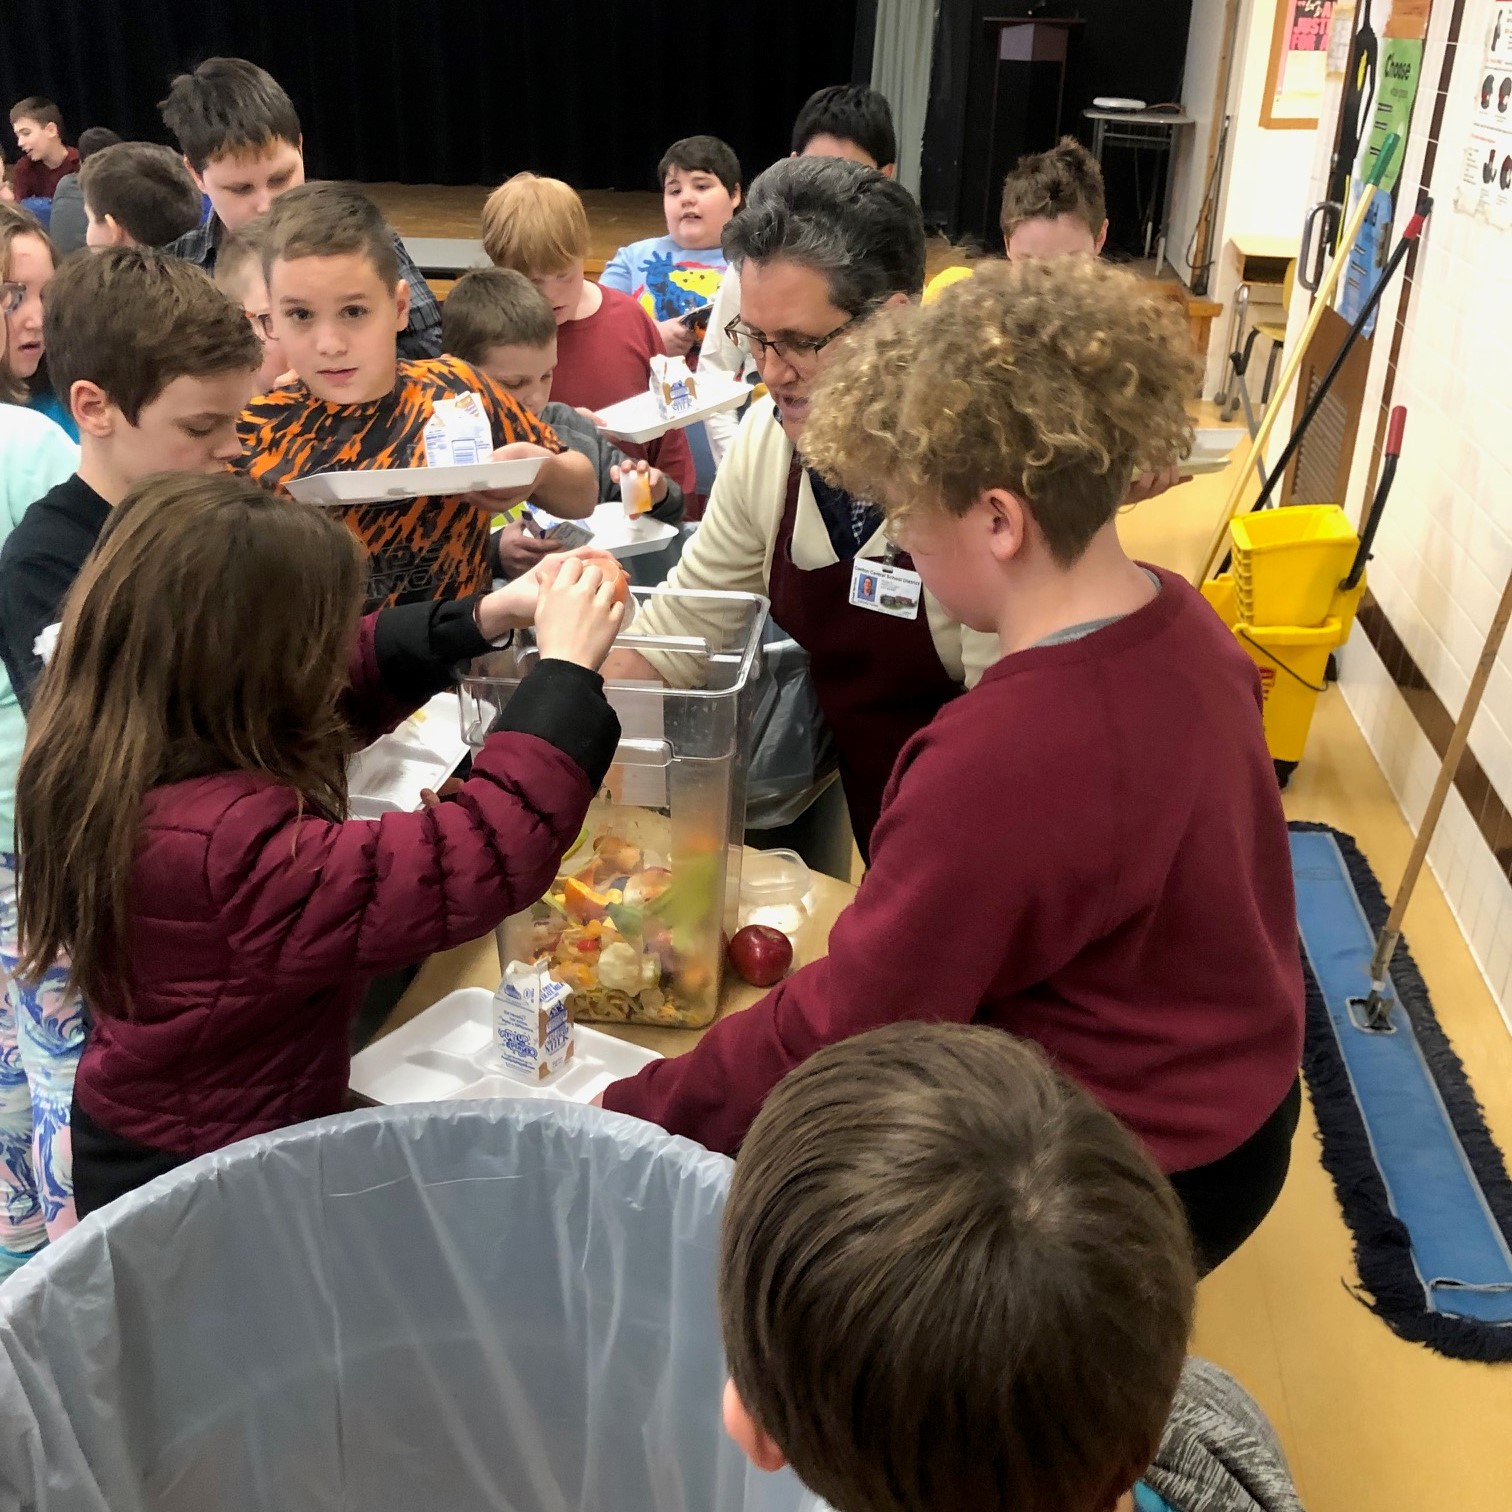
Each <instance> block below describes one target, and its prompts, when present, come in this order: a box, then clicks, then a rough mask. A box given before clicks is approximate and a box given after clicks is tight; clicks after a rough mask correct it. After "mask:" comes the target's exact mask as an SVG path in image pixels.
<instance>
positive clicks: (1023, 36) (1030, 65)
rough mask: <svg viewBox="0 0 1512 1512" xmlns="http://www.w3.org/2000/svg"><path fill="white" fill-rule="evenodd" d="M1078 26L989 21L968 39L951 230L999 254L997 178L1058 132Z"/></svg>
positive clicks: (1021, 19) (1050, 20) (1038, 19)
mask: <svg viewBox="0 0 1512 1512" xmlns="http://www.w3.org/2000/svg"><path fill="white" fill-rule="evenodd" d="M1083 25H1084V22H1082V21H1081V20H1072V19H1060V18H1055V17H1042V16H989V17H986V18H985V19H984V20H983V22H982V31H981V33H980V34H979V35H978V36H977V37H976V38H975V39H974V46H973V49H972V52H973V60H972V67H971V87H970V91H969V94H968V98H967V108H966V140H965V144H964V145H965V150H964V151H963V153H962V160H961V191H960V199H959V200H958V202H957V204H958V211H957V220H958V230H959V231H960V232H964V233H965V234H967V235H971V236H979V237H980V238H981V239H982V241H983V242H984V243H985V244H986V245H987V247H988V248H989V249H991V250H993V251H1000V250H1001V248H1002V242H1003V237H1002V232H1001V230H1000V229H999V224H998V223H999V212H1000V210H1001V208H1002V199H1003V180H1004V179H1005V178H1006V177H1007V176H1008V174H1009V172H1010V171H1011V170H1012V168H1013V166H1014V164H1015V163H1017V162H1018V160H1019V159H1020V158H1021V157H1023V156H1024V154H1025V153H1030V152H1044V151H1045V150H1046V149H1048V148H1050V147H1053V146H1054V145H1055V144H1056V142H1058V141H1059V140H1060V138H1061V135H1062V132H1063V130H1064V115H1065V103H1066V62H1067V59H1068V58H1069V57H1070V54H1071V48H1072V46H1073V44H1074V40H1075V37H1076V34H1077V32H1078V31H1079V30H1080V29H1081V27H1082V26H1083Z"/></svg>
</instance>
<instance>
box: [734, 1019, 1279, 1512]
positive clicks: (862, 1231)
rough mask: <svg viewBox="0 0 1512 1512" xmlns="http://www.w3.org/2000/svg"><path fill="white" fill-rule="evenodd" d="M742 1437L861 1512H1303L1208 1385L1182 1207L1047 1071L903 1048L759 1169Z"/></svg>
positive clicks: (752, 1153) (828, 1052)
mask: <svg viewBox="0 0 1512 1512" xmlns="http://www.w3.org/2000/svg"><path fill="white" fill-rule="evenodd" d="M719 1290H720V1312H721V1318H722V1323H723V1333H724V1344H725V1353H726V1355H727V1357H728V1359H729V1365H730V1383H729V1385H728V1387H727V1388H726V1391H725V1412H724V1415H725V1423H726V1425H727V1427H728V1430H729V1432H730V1435H731V1437H732V1438H734V1440H735V1441H736V1443H737V1444H739V1445H740V1447H741V1448H742V1449H743V1450H744V1451H745V1452H746V1454H747V1455H748V1456H749V1457H750V1459H751V1461H752V1462H753V1463H754V1464H755V1465H756V1466H757V1467H758V1468H759V1469H762V1470H767V1471H771V1470H776V1469H779V1468H781V1467H782V1465H783V1464H785V1463H789V1464H791V1465H792V1467H793V1470H794V1471H795V1472H796V1474H797V1475H798V1477H799V1479H800V1480H801V1481H802V1482H803V1483H804V1485H806V1486H807V1487H808V1488H809V1489H810V1490H811V1491H813V1492H815V1493H816V1494H817V1495H819V1496H821V1497H823V1498H824V1500H825V1501H826V1502H827V1503H828V1504H829V1505H830V1506H831V1507H833V1508H834V1509H835V1512H958V1509H964V1508H970V1509H971V1512H1115V1509H1116V1512H1134V1509H1136V1508H1138V1509H1140V1512H1145V1509H1149V1512H1240V1509H1244V1512H1300V1505H1299V1503H1298V1501H1297V1498H1296V1494H1295V1490H1294V1488H1293V1486H1292V1482H1291V1477H1290V1474H1289V1473H1288V1471H1287V1468H1286V1461H1285V1458H1284V1456H1283V1455H1282V1453H1281V1450H1280V1446H1279V1445H1278V1444H1277V1443H1276V1440H1275V1436H1274V1433H1273V1432H1272V1430H1271V1428H1270V1425H1269V1424H1268V1423H1267V1422H1266V1421H1265V1418H1264V1415H1263V1414H1262V1413H1261V1412H1260V1410H1259V1408H1258V1407H1256V1406H1255V1404H1254V1403H1253V1402H1252V1401H1250V1399H1249V1398H1248V1397H1247V1396H1246V1395H1245V1394H1244V1392H1243V1391H1241V1390H1240V1388H1239V1387H1238V1386H1237V1385H1236V1384H1235V1383H1234V1382H1233V1381H1232V1380H1230V1379H1229V1378H1228V1377H1226V1376H1224V1375H1223V1373H1222V1372H1221V1371H1218V1370H1216V1368H1215V1367H1213V1366H1210V1365H1208V1364H1207V1363H1206V1362H1204V1361H1198V1360H1192V1361H1188V1362H1186V1364H1185V1368H1184V1367H1183V1361H1184V1359H1185V1353H1186V1344H1187V1337H1188V1335H1189V1333H1190V1329H1191V1321H1192V1312H1193V1304H1194V1301H1195V1285H1194V1275H1193V1267H1192V1255H1191V1247H1190V1241H1189V1240H1188V1237H1187V1233H1186V1225H1185V1223H1184V1221H1183V1218H1182V1212H1181V1207H1180V1204H1179V1203H1178V1202H1177V1201H1176V1199H1175V1197H1174V1195H1173V1193H1172V1191H1171V1189H1170V1186H1169V1184H1168V1183H1167V1182H1166V1181H1165V1180H1164V1179H1163V1178H1162V1176H1161V1175H1160V1172H1159V1170H1158V1169H1157V1168H1156V1166H1155V1165H1154V1163H1153V1162H1152V1161H1151V1160H1150V1158H1149V1156H1148V1155H1147V1154H1146V1153H1145V1152H1144V1151H1142V1150H1141V1149H1140V1148H1139V1146H1138V1144H1137V1143H1136V1141H1135V1140H1134V1139H1133V1138H1132V1136H1131V1135H1130V1134H1129V1133H1128V1132H1127V1131H1126V1130H1124V1129H1123V1128H1121V1127H1120V1125H1119V1123H1118V1121H1117V1120H1116V1119H1115V1118H1114V1117H1113V1116H1112V1115H1111V1114H1109V1113H1108V1112H1106V1111H1105V1110H1103V1109H1102V1108H1100V1107H1098V1106H1097V1104H1096V1103H1094V1102H1093V1101H1092V1099H1091V1098H1089V1097H1088V1096H1087V1095H1086V1094H1085V1093H1084V1092H1082V1091H1080V1090H1079V1089H1078V1088H1077V1087H1075V1086H1074V1085H1073V1084H1072V1083H1071V1082H1070V1081H1068V1080H1067V1079H1066V1078H1065V1077H1063V1076H1062V1075H1060V1073H1059V1072H1057V1071H1055V1070H1054V1069H1053V1068H1052V1067H1051V1066H1050V1064H1049V1063H1048V1061H1047V1060H1046V1059H1045V1057H1044V1056H1043V1054H1042V1053H1041V1052H1040V1051H1038V1050H1037V1049H1036V1048H1035V1047H1034V1046H1032V1045H1029V1044H1026V1043H1024V1042H1023V1041H1020V1040H1016V1039H1014V1038H1012V1037H1011V1036H1009V1035H1005V1034H995V1033H993V1032H992V1031H991V1030H988V1029H979V1028H967V1027H961V1026H952V1025H938V1024H911V1025H894V1026H892V1027H891V1028H888V1029H879V1030H876V1031H874V1032H872V1033H870V1034H865V1035H862V1036H859V1037H858V1038H856V1039H852V1040H847V1041H846V1042H845V1043H843V1044H840V1045H833V1046H830V1047H829V1048H828V1049H825V1050H821V1051H820V1052H819V1053H818V1054H816V1055H815V1056H814V1057H813V1058H812V1059H810V1060H809V1061H807V1062H806V1063H805V1064H804V1065H803V1066H801V1067H800V1068H799V1069H798V1070H797V1071H795V1072H794V1073H793V1074H792V1075H791V1076H789V1077H788V1078H787V1079H786V1080H785V1081H784V1082H783V1083H782V1084H781V1086H779V1087H778V1088H777V1089H776V1090H775V1091H774V1092H773V1093H772V1095H771V1097H770V1098H769V1099H768V1100H767V1104H766V1106H765V1108H763V1110H762V1112H761V1114H760V1116H759V1117H758V1118H757V1119H756V1122H755V1123H754V1124H753V1126H752V1128H751V1132H750V1136H749V1137H748V1139H747V1140H746V1143H745V1147H744V1149H743V1150H742V1152H741V1156H740V1160H739V1161H738V1162H737V1163H736V1166H735V1170H734V1175H733V1177H732V1179H731V1183H730V1194H729V1199H728V1202H727V1204H726V1207H725V1214H724V1231H723V1237H722V1243H721V1257H720V1288H719Z"/></svg>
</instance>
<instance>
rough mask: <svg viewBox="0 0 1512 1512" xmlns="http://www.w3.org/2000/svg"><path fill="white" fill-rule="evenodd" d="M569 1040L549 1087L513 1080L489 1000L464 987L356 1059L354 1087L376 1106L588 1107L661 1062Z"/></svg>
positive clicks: (577, 1034)
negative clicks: (530, 1101) (492, 1100)
mask: <svg viewBox="0 0 1512 1512" xmlns="http://www.w3.org/2000/svg"><path fill="white" fill-rule="evenodd" d="M573 1039H574V1041H575V1044H576V1047H577V1048H576V1053H575V1054H574V1055H573V1058H572V1060H571V1061H570V1062H569V1063H568V1065H567V1066H566V1068H565V1069H564V1070H562V1071H560V1072H559V1073H558V1074H557V1075H556V1076H554V1077H552V1078H551V1079H550V1080H549V1081H546V1082H529V1081H526V1080H524V1079H523V1078H521V1077H518V1076H514V1075H511V1074H510V1073H509V1072H508V1071H506V1070H505V1069H504V1067H503V1065H502V1063H501V1062H500V1060H499V1052H498V1049H497V1047H496V1045H495V1043H494V1014H493V993H491V992H489V991H488V990H487V989H486V988H483V987H464V988H461V989H460V990H459V991H457V992H451V993H448V994H447V995H446V996H445V997H444V998H442V999H441V1000H440V1002H438V1003H433V1004H432V1005H431V1006H430V1007H429V1008H427V1009H426V1010H425V1011H424V1012H423V1013H420V1014H417V1015H416V1016H415V1017H414V1018H412V1019H411V1020H410V1021H409V1023H407V1024H401V1025H400V1027H399V1028H397V1029H395V1030H394V1031H393V1033H392V1034H386V1035H384V1037H383V1038H382V1039H380V1040H375V1041H374V1042H373V1043H372V1044H371V1045H369V1046H368V1047H367V1049H366V1050H363V1051H361V1052H360V1053H359V1054H357V1055H355V1056H353V1057H352V1075H351V1087H352V1090H353V1091H354V1092H357V1093H359V1094H360V1095H361V1096H363V1097H367V1098H370V1099H372V1101H373V1102H377V1103H417V1102H444V1101H448V1100H451V1099H468V1098H481V1097H547V1098H554V1099H557V1100H559V1101H562V1102H576V1103H589V1102H592V1101H593V1099H594V1098H595V1097H597V1096H598V1095H599V1093H600V1092H602V1091H603V1090H604V1089H605V1088H606V1087H607V1086H609V1084H610V1083H611V1082H616V1081H619V1080H620V1079H621V1078H622V1077H626V1076H634V1075H635V1073H636V1072H637V1071H639V1070H640V1069H641V1067H642V1066H645V1065H649V1064H650V1062H652V1061H654V1060H660V1059H661V1057H660V1056H659V1055H658V1054H657V1053H656V1052H655V1051H654V1050H643V1049H642V1048H641V1047H640V1046H639V1045H632V1044H630V1043H629V1042H628V1041H626V1040H622V1039H617V1038H616V1037H615V1036H614V1035H612V1034H605V1033H603V1032H602V1031H601V1030H598V1029H592V1028H589V1027H588V1026H586V1025H584V1024H578V1025H576V1026H575V1028H574V1029H573Z"/></svg>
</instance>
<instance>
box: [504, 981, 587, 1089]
mask: <svg viewBox="0 0 1512 1512" xmlns="http://www.w3.org/2000/svg"><path fill="white" fill-rule="evenodd" d="M571 999H572V989H571V988H570V987H567V986H565V985H564V984H563V983H561V982H557V981H553V980H552V977H551V975H550V973H549V971H548V970H547V963H546V962H545V961H541V962H538V963H536V964H534V965H533V964H531V963H530V962H528V961H512V962H510V964H509V968H508V970H506V971H505V973H504V980H503V981H502V982H500V983H499V990H498V991H497V992H496V993H494V1030H495V1037H496V1038H497V1040H498V1045H499V1059H500V1060H501V1061H502V1062H503V1063H504V1069H505V1070H506V1071H507V1072H508V1073H509V1074H510V1075H511V1076H517V1077H519V1078H520V1079H521V1080H522V1081H533V1082H544V1081H547V1080H549V1079H550V1078H551V1077H553V1076H555V1075H556V1073H557V1072H558V1071H560V1070H561V1069H562V1068H563V1067H564V1066H565V1065H566V1064H567V1062H568V1061H570V1060H571V1059H572V1051H573V1043H572V1007H571Z"/></svg>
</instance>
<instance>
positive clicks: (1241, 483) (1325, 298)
mask: <svg viewBox="0 0 1512 1512" xmlns="http://www.w3.org/2000/svg"><path fill="white" fill-rule="evenodd" d="M1398 140H1399V138H1398V137H1397V136H1396V134H1395V133H1393V134H1392V135H1391V136H1390V137H1388V138H1387V139H1386V142H1385V144H1384V145H1383V146H1382V148H1381V153H1380V157H1379V158H1378V159H1377V162H1376V168H1375V171H1373V172H1372V173H1371V176H1370V181H1369V182H1368V183H1367V184H1366V185H1365V188H1364V189H1363V190H1362V191H1361V193H1360V203H1359V204H1358V205H1356V206H1355V213H1354V214H1353V215H1352V216H1351V217H1350V220H1349V224H1348V225H1347V226H1346V227H1345V228H1344V234H1343V235H1342V236H1341V237H1340V239H1339V250H1338V251H1337V252H1336V253H1335V255H1334V259H1333V261H1332V262H1331V263H1330V264H1329V265H1328V272H1327V273H1326V274H1325V275H1324V276H1323V281H1322V282H1321V283H1320V284H1319V285H1318V290H1317V294H1316V296H1315V297H1314V299H1313V306H1312V309H1311V310H1309V311H1308V313H1307V324H1306V325H1305V326H1303V327H1302V334H1301V335H1300V336H1299V337H1298V338H1297V344H1296V346H1294V347H1292V348H1291V350H1290V351H1289V352H1288V354H1287V358H1286V365H1285V366H1284V367H1283V368H1282V369H1281V377H1280V378H1279V379H1278V380H1277V382H1276V387H1275V388H1274V389H1273V390H1272V392H1271V400H1270V403H1269V404H1267V405H1266V407H1265V414H1264V416H1263V417H1262V418H1261V421H1260V429H1259V430H1258V431H1256V432H1255V437H1254V439H1253V440H1252V441H1251V442H1250V449H1249V452H1248V454H1247V455H1246V456H1245V459H1244V463H1243V465H1242V466H1241V467H1239V468H1237V469H1236V470H1235V472H1234V482H1233V486H1232V487H1231V488H1230V489H1229V496H1228V501H1227V503H1225V504H1224V506H1223V513H1222V514H1221V515H1219V516H1218V523H1217V524H1216V525H1215V526H1214V527H1213V534H1212V538H1211V539H1210V540H1209V541H1208V545H1207V550H1206V551H1204V552H1203V554H1202V561H1201V564H1200V565H1199V566H1198V569H1197V575H1196V576H1195V577H1194V578H1193V579H1192V586H1193V587H1194V588H1200V587H1201V586H1202V585H1203V583H1204V582H1206V580H1207V575H1208V573H1210V572H1211V571H1212V570H1213V563H1214V562H1215V561H1216V560H1217V558H1218V553H1219V551H1220V550H1221V549H1222V547H1223V540H1224V537H1225V536H1226V535H1227V534H1228V528H1229V521H1230V520H1232V519H1233V518H1234V516H1235V515H1236V514H1237V513H1238V511H1239V503H1240V500H1241V499H1243V497H1244V490H1245V489H1246V488H1247V487H1248V485H1249V470H1250V464H1251V463H1252V462H1253V461H1254V459H1255V458H1256V457H1260V456H1263V455H1264V453H1265V445H1266V443H1267V442H1268V441H1269V440H1270V433H1271V432H1272V431H1273V430H1274V429H1275V428H1276V422H1277V421H1278V420H1279V419H1280V418H1281V401H1282V399H1283V398H1285V396H1286V395H1287V393H1288V392H1289V391H1290V389H1291V386H1292V384H1293V383H1294V382H1295V381H1296V378H1297V373H1298V371H1299V370H1300V369H1301V367H1302V363H1303V360H1304V359H1305V358H1306V356H1307V349H1308V347H1309V346H1310V345H1311V344H1312V339H1313V335H1314V333H1315V332H1316V331H1317V329H1318V326H1319V325H1320V324H1321V323H1322V320H1323V312H1324V311H1325V310H1327V309H1329V308H1330V306H1331V303H1332V301H1333V296H1334V290H1335V289H1337V288H1338V286H1339V280H1340V279H1341V278H1342V277H1343V276H1344V268H1345V265H1346V264H1347V263H1348V261H1349V253H1350V250H1351V249H1352V248H1353V247H1354V244H1355V242H1356V241H1357V240H1358V239H1359V235H1360V230H1361V228H1362V227H1363V226H1364V224H1365V217H1366V216H1367V215H1368V214H1369V213H1370V205H1371V202H1372V201H1373V200H1374V199H1375V197H1376V190H1377V187H1378V186H1379V182H1380V177H1381V174H1382V172H1384V170H1385V167H1386V165H1387V164H1388V163H1390V161H1391V159H1392V157H1393V156H1394V155H1395V152H1396V145H1397V142H1398Z"/></svg>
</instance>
